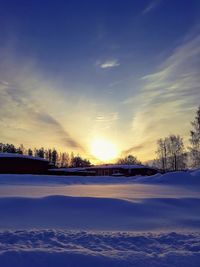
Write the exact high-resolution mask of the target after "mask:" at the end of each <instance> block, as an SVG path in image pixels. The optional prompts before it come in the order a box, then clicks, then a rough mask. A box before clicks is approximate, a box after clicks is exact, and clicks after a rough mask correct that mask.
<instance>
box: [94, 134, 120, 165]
mask: <svg viewBox="0 0 200 267" xmlns="http://www.w3.org/2000/svg"><path fill="white" fill-rule="evenodd" d="M91 153H92V155H93V156H95V157H96V158H97V159H98V160H101V161H108V160H112V159H114V158H116V157H117V155H118V151H117V148H116V146H115V145H114V144H112V143H111V142H109V141H107V140H105V139H101V138H96V139H94V140H93V141H92V143H91Z"/></svg>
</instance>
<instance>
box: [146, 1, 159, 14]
mask: <svg viewBox="0 0 200 267" xmlns="http://www.w3.org/2000/svg"><path fill="white" fill-rule="evenodd" d="M160 3H161V0H153V1H150V3H149V4H148V5H147V6H146V7H145V8H144V10H143V11H142V14H143V15H145V14H147V13H149V12H151V11H153V10H154V9H155V8H156V7H158V6H159V5H160Z"/></svg>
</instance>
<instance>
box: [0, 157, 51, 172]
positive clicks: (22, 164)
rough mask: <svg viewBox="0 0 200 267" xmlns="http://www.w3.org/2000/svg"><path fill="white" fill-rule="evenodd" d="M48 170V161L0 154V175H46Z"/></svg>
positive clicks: (49, 166)
mask: <svg viewBox="0 0 200 267" xmlns="http://www.w3.org/2000/svg"><path fill="white" fill-rule="evenodd" d="M50 168H51V165H50V163H49V161H48V160H45V159H42V158H38V157H32V156H26V155H20V154H14V153H0V173H29V174H46V173H47V172H48V169H50Z"/></svg>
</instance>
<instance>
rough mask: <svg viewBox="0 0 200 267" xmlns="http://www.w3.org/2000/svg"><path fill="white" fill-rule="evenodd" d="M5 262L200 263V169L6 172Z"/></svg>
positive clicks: (2, 179) (3, 266)
mask: <svg viewBox="0 0 200 267" xmlns="http://www.w3.org/2000/svg"><path fill="white" fill-rule="evenodd" d="M0 213H1V217H0V267H15V266H16V267H25V266H31V267H40V266H41V267H51V266H52V267H53V266H59V267H62V266H69V267H91V266H99V267H100V266H102V267H108V266H109V267H115V266H116V267H122V266H123V267H129V266H131V267H133V266H137V267H146V266H153V267H169V266H170V267H171V266H173V267H199V266H200V172H199V171H198V170H197V171H193V172H180V173H170V174H165V175H155V176H151V177H59V176H34V175H3V174H2V175H0Z"/></svg>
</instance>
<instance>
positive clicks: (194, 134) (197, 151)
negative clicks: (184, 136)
mask: <svg viewBox="0 0 200 267" xmlns="http://www.w3.org/2000/svg"><path fill="white" fill-rule="evenodd" d="M191 124H192V127H193V129H192V130H191V131H190V139H189V141H190V143H191V147H190V152H191V153H190V154H191V158H192V166H193V167H199V166H200V106H199V108H198V109H197V111H196V116H195V119H194V121H193V122H191Z"/></svg>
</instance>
